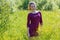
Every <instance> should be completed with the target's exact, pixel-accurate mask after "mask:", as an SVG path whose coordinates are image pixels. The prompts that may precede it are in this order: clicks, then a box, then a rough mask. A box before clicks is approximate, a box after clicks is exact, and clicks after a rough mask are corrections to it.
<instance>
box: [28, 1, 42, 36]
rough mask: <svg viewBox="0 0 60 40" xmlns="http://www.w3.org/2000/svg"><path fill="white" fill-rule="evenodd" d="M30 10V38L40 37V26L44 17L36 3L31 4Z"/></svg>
mask: <svg viewBox="0 0 60 40" xmlns="http://www.w3.org/2000/svg"><path fill="white" fill-rule="evenodd" d="M29 10H30V11H31V12H30V13H29V14H28V17H27V28H28V31H29V37H35V36H38V32H37V30H38V25H39V23H40V25H41V26H42V15H41V12H39V11H37V10H36V4H35V2H30V3H29Z"/></svg>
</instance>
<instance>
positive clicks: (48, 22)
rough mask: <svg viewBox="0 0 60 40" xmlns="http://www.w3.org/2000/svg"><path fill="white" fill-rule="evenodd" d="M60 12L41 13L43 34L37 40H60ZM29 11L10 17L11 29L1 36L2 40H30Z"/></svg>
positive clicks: (18, 12)
mask: <svg viewBox="0 0 60 40" xmlns="http://www.w3.org/2000/svg"><path fill="white" fill-rule="evenodd" d="M59 12H60V11H41V13H42V18H43V27H42V32H41V33H40V31H39V34H41V35H39V36H38V37H37V38H35V39H36V40H60V13H59ZM27 15H28V11H26V10H20V11H17V12H15V13H13V14H10V16H9V24H10V25H9V29H8V30H6V31H5V32H4V34H3V35H2V36H0V40H28V36H27V26H26V24H27Z"/></svg>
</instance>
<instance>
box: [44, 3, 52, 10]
mask: <svg viewBox="0 0 60 40" xmlns="http://www.w3.org/2000/svg"><path fill="white" fill-rule="evenodd" d="M52 9H53V5H52V3H48V4H46V5H45V6H44V10H52Z"/></svg>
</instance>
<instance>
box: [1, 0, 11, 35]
mask: <svg viewBox="0 0 60 40" xmlns="http://www.w3.org/2000/svg"><path fill="white" fill-rule="evenodd" d="M0 3H1V4H0V21H1V23H0V34H1V33H2V34H3V32H5V31H6V29H7V27H8V21H9V13H10V7H9V3H8V2H6V0H0Z"/></svg>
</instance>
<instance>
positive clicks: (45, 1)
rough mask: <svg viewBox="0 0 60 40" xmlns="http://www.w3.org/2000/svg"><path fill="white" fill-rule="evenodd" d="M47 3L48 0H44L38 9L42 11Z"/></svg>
mask: <svg viewBox="0 0 60 40" xmlns="http://www.w3.org/2000/svg"><path fill="white" fill-rule="evenodd" d="M46 3H47V0H42V1H41V2H40V3H38V6H37V7H38V9H40V10H42V9H43V6H44V5H45V4H46Z"/></svg>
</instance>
